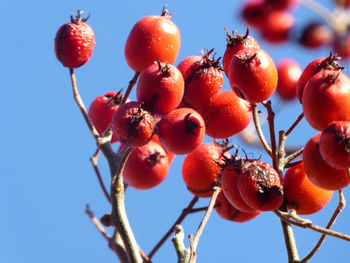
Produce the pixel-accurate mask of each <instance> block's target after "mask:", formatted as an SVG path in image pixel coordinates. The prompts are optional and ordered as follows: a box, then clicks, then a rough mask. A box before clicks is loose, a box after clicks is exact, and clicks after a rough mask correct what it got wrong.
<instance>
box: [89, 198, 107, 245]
mask: <svg viewBox="0 0 350 263" xmlns="http://www.w3.org/2000/svg"><path fill="white" fill-rule="evenodd" d="M85 214H87V215H88V217H89V218H90V220H91V222H92V223H93V225H94V226H95V227H96V229H97V230H98V232H100V234H101V235H102V236H103V237H104V239H106V240H107V241H108V242H109V241H110V239H111V237H110V236H109V235H108V233H107V232H106V230H105V229H104V227H103V226H102V225H101V223H100V220H98V219H97V218H96V217H95V215H94V212H93V211H92V210H91V209H90V206H89V205H88V204H87V205H86V208H85Z"/></svg>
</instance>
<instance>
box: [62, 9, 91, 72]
mask: <svg viewBox="0 0 350 263" xmlns="http://www.w3.org/2000/svg"><path fill="white" fill-rule="evenodd" d="M81 14H82V12H80V11H78V15H77V17H76V18H75V19H73V17H71V22H69V23H66V24H64V25H62V26H61V27H60V29H58V31H57V33H56V38H55V53H56V57H57V59H58V60H59V61H60V62H61V63H62V64H63V66H65V67H67V68H78V67H80V66H82V65H84V64H85V63H86V62H88V60H89V59H90V58H91V56H92V52H93V50H94V46H95V35H94V32H93V31H92V29H91V27H90V26H88V25H87V24H86V23H85V22H86V20H87V19H82V18H81Z"/></svg>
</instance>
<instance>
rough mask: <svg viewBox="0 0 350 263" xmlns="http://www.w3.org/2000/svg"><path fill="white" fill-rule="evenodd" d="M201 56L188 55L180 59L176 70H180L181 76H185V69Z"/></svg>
mask: <svg viewBox="0 0 350 263" xmlns="http://www.w3.org/2000/svg"><path fill="white" fill-rule="evenodd" d="M201 59H202V57H200V56H189V57H186V58H184V59H183V60H181V62H180V63H179V65H177V68H178V70H180V72H181V74H182V76H185V73H186V71H187V70H188V69H189V68H190V67H191V66H192V64H193V63H195V62H197V61H200V60H201Z"/></svg>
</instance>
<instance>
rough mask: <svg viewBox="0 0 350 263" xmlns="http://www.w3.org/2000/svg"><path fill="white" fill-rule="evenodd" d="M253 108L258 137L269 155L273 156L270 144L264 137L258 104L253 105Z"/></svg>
mask: <svg viewBox="0 0 350 263" xmlns="http://www.w3.org/2000/svg"><path fill="white" fill-rule="evenodd" d="M251 107H252V112H253V121H254V125H255V129H256V132H257V134H258V137H259V139H260V142H261V144H262V145H263V147H264V149H265V151H266V152H267V154H268V155H270V156H272V150H271V148H270V146H269V144H268V143H267V141H266V139H265V136H264V133H263V131H262V129H261V126H260V121H259V116H258V104H256V103H251Z"/></svg>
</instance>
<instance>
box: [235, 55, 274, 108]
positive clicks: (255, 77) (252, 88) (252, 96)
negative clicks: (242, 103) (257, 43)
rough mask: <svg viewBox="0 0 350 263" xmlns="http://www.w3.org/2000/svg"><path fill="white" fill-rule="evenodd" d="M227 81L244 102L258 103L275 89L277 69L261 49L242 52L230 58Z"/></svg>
mask: <svg viewBox="0 0 350 263" xmlns="http://www.w3.org/2000/svg"><path fill="white" fill-rule="evenodd" d="M228 71H229V76H228V79H229V81H230V85H231V88H232V89H234V87H235V86H237V87H238V89H239V90H240V91H241V92H242V93H243V94H244V97H245V99H246V100H248V101H249V102H251V103H258V102H262V101H264V100H266V99H268V98H269V97H270V96H271V95H272V94H273V93H274V91H275V90H276V87H277V78H278V77H277V69H276V66H275V63H274V62H273V60H272V58H271V57H270V56H269V55H268V54H267V53H266V52H265V51H263V50H262V49H260V50H253V49H247V50H242V51H240V52H239V53H237V54H236V55H235V56H233V57H232V60H231V64H230V69H229V70H228Z"/></svg>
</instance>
